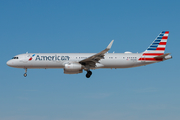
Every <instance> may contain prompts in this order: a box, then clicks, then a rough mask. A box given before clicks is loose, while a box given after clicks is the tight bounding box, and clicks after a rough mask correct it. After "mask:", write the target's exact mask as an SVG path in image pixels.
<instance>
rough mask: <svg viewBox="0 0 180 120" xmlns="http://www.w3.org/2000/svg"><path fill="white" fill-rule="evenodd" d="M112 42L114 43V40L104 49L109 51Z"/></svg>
mask: <svg viewBox="0 0 180 120" xmlns="http://www.w3.org/2000/svg"><path fill="white" fill-rule="evenodd" d="M113 42H114V40H112V41H111V42H110V43H109V45H108V46H107V48H106V49H111V46H112V44H113Z"/></svg>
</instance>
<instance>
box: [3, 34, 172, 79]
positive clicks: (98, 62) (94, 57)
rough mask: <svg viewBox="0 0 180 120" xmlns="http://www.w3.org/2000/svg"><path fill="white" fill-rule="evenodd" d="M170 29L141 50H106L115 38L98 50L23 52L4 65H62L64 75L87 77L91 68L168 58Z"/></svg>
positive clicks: (50, 66)
mask: <svg viewBox="0 0 180 120" xmlns="http://www.w3.org/2000/svg"><path fill="white" fill-rule="evenodd" d="M168 35H169V31H162V32H161V33H160V34H159V35H158V36H157V37H156V39H155V40H154V41H153V42H152V44H151V45H150V46H149V47H148V48H147V49H146V50H145V51H144V52H142V53H131V52H125V53H108V51H109V50H110V48H111V46H112V44H113V42H114V40H112V41H111V42H110V43H109V45H108V46H107V48H106V49H104V50H103V51H101V52H99V53H26V54H19V55H16V56H14V57H13V58H12V59H11V60H9V61H7V63H6V64H7V65H8V66H10V67H14V68H23V69H25V73H24V77H26V76H27V69H32V68H44V69H47V68H63V69H64V74H78V73H82V72H83V70H84V71H87V74H86V77H87V78H90V77H91V75H92V72H91V69H99V68H111V69H112V68H115V69H116V68H132V67H138V66H145V65H148V64H152V63H158V62H162V61H165V60H168V59H171V58H172V56H171V55H170V53H166V54H164V52H165V47H166V43H167V39H168Z"/></svg>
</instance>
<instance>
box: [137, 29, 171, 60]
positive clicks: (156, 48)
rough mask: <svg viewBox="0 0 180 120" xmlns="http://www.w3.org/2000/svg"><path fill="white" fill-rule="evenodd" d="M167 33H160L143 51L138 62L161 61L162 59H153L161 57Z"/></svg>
mask: <svg viewBox="0 0 180 120" xmlns="http://www.w3.org/2000/svg"><path fill="white" fill-rule="evenodd" d="M168 35H169V31H162V32H161V33H160V34H159V35H158V36H157V37H156V39H155V40H154V41H153V43H152V44H151V45H150V46H149V47H148V48H147V50H145V51H144V52H143V54H142V57H141V58H140V59H139V60H145V61H148V60H149V61H162V59H155V57H157V56H160V55H163V54H164V52H165V48H166V43H167V39H168Z"/></svg>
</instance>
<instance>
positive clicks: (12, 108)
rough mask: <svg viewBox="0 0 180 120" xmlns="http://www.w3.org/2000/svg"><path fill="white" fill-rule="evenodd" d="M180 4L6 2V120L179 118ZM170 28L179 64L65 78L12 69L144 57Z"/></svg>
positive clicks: (2, 9)
mask: <svg viewBox="0 0 180 120" xmlns="http://www.w3.org/2000/svg"><path fill="white" fill-rule="evenodd" d="M179 5H180V1H178V0H171V1H169V0H149V1H146V0H123V1H122V0H49V1H47V0H1V1H0V40H1V44H0V51H1V57H2V59H1V62H0V120H179V118H180V87H179V86H180V74H179V68H180V63H179V59H180V54H179V50H180V48H179V44H180V36H179V32H180V7H179ZM165 30H169V31H170V34H169V39H168V43H167V48H166V53H172V56H173V59H171V60H167V61H164V62H161V63H156V64H152V65H148V66H145V67H144V66H143V67H137V68H130V69H116V70H115V69H112V70H111V69H98V70H93V71H92V72H93V75H92V76H91V78H90V79H87V78H86V77H85V74H86V72H84V73H82V74H75V75H66V74H64V73H63V70H62V69H46V70H45V69H28V76H27V77H26V78H24V77H23V74H24V69H17V68H11V67H8V66H7V65H6V62H7V61H8V60H9V59H11V58H12V57H13V56H15V55H17V54H21V53H25V52H27V51H28V52H30V53H36V52H37V53H41V52H43V53H51V52H56V53H57V52H59V53H66V52H67V53H69V52H70V53H81V52H83V53H91V52H92V53H97V52H100V51H101V50H103V49H104V48H105V47H107V45H108V44H109V42H110V41H111V40H112V39H114V40H115V41H114V44H113V46H112V48H111V50H110V51H109V52H113V51H115V53H117V52H125V51H131V52H143V51H144V50H145V49H146V48H147V47H148V46H149V45H150V43H151V42H152V41H153V40H154V39H155V38H156V36H157V35H158V34H159V33H160V32H161V31H165Z"/></svg>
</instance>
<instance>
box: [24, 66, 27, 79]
mask: <svg viewBox="0 0 180 120" xmlns="http://www.w3.org/2000/svg"><path fill="white" fill-rule="evenodd" d="M26 76H27V68H25V73H24V77H26Z"/></svg>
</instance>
